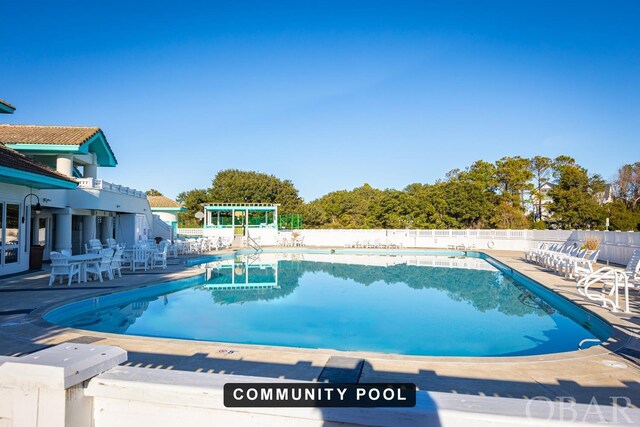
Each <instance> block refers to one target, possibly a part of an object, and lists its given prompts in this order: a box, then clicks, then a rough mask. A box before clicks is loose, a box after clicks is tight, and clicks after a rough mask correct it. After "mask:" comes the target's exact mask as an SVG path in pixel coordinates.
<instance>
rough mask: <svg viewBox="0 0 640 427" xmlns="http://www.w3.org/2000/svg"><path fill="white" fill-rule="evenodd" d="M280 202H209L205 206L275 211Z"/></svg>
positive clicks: (221, 209) (207, 208) (208, 209)
mask: <svg viewBox="0 0 640 427" xmlns="http://www.w3.org/2000/svg"><path fill="white" fill-rule="evenodd" d="M278 206H280V204H279V203H209V204H207V205H205V206H204V209H205V210H207V211H231V210H237V211H241V210H242V211H244V210H246V211H249V212H251V211H262V212H264V211H275V210H277V209H278Z"/></svg>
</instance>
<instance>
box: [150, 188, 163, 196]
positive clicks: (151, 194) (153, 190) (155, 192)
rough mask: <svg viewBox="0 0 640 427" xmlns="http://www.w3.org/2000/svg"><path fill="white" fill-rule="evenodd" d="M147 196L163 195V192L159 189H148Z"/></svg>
mask: <svg viewBox="0 0 640 427" xmlns="http://www.w3.org/2000/svg"><path fill="white" fill-rule="evenodd" d="M146 194H147V196H162V193H161V192H159V191H158V190H156V189H154V188H152V189H150V190H147V191H146Z"/></svg>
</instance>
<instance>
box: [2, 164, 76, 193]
mask: <svg viewBox="0 0 640 427" xmlns="http://www.w3.org/2000/svg"><path fill="white" fill-rule="evenodd" d="M0 182H6V183H7V184H14V185H23V186H25V187H33V188H68V189H70V188H76V187H77V186H78V184H77V183H75V182H71V181H66V180H64V179H57V178H52V177H48V176H43V175H40V174H37V173H33V172H25V171H21V170H18V169H13V168H8V167H6V166H0Z"/></svg>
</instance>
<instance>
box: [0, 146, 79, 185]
mask: <svg viewBox="0 0 640 427" xmlns="http://www.w3.org/2000/svg"><path fill="white" fill-rule="evenodd" d="M0 167H7V168H11V169H15V170H19V171H24V172H30V173H35V174H38V175H43V176H46V177H49V178H55V179H60V180H64V181H68V182H72V183H75V181H74V180H73V179H71V178H69V177H68V176H66V175H63V174H61V173H59V172H56V171H54V170H53V169H50V168H48V167H47V166H45V165H43V164H41V163H38V162H36V161H34V160H31V159H30V158H28V157H27V156H25V155H24V154H21V153H18V152H17V151H15V150H12V149H11V148H9V147H5V145H4V144H2V143H0Z"/></svg>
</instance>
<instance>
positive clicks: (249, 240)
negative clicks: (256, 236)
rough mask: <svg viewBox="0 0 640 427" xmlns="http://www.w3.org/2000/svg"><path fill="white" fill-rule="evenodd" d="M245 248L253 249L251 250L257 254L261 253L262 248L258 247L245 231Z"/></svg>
mask: <svg viewBox="0 0 640 427" xmlns="http://www.w3.org/2000/svg"><path fill="white" fill-rule="evenodd" d="M247 246H249V247H250V248H253V250H255V251H256V253H257V254H259V253H261V252H262V246H260V244H259V243H258V242H256V241H255V240H253V238H252V237H251V236H249V231H248V230H247Z"/></svg>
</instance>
